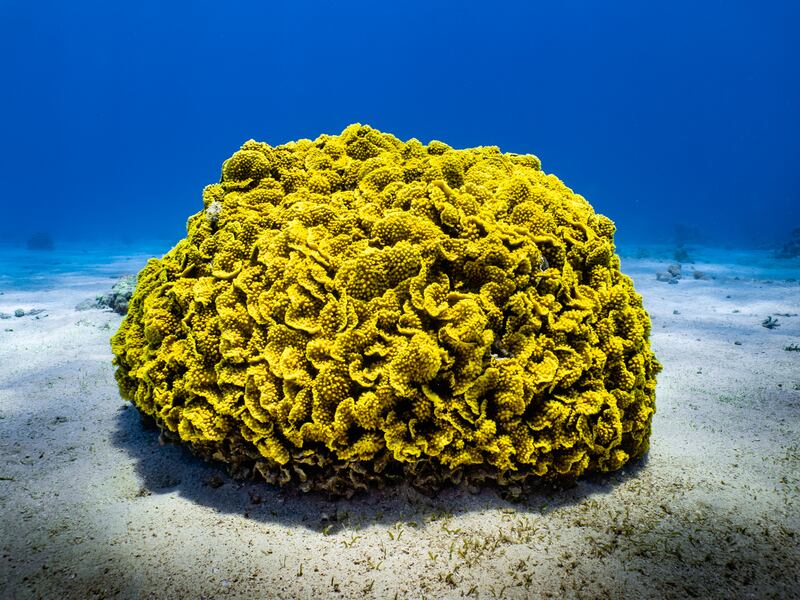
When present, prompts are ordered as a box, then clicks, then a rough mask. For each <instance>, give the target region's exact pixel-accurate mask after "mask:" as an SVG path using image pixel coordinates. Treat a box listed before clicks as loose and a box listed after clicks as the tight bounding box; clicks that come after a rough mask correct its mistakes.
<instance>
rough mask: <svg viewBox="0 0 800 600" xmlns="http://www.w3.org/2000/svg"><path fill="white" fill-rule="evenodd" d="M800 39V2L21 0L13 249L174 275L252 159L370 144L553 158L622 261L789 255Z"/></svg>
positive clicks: (9, 238)
mask: <svg viewBox="0 0 800 600" xmlns="http://www.w3.org/2000/svg"><path fill="white" fill-rule="evenodd" d="M798 17H800V8H798V4H797V3H793V2H722V1H715V2H703V3H694V2H670V3H641V2H603V3H598V2H504V3H488V4H487V3H483V2H482V3H472V2H404V3H381V2H378V3H375V2H343V3H340V2H304V3H289V2H281V3H272V2H227V3H219V2H202V1H201V2H191V3H160V2H159V3H156V2H148V1H145V2H136V3H124V4H123V3H108V2H98V1H84V2H76V3H66V2H37V3H30V2H21V1H8V0H7V1H4V2H2V3H0V21H1V22H2V23H3V35H2V36H0V62H1V63H2V73H3V85H2V88H3V91H2V94H0V110H2V114H3V115H4V118H3V125H2V129H3V132H2V140H3V143H2V146H0V170H1V172H2V181H3V190H2V194H0V203H1V204H2V219H0V245H3V246H6V247H8V246H10V247H24V246H25V245H26V243H27V241H28V240H29V238H30V236H31V235H33V234H36V233H37V232H40V233H44V234H46V235H47V236H50V237H51V238H52V240H53V242H54V245H55V248H56V250H58V249H59V248H62V249H65V248H72V249H75V248H77V249H78V250H80V249H81V248H83V249H85V250H87V251H96V250H97V249H98V248H100V247H106V246H107V245H108V244H112V245H115V246H119V248H117V249H116V250H115V251H114V253H116V254H125V253H126V252H129V253H131V254H139V253H141V252H142V251H143V250H144V249H145V248H146V249H147V250H152V251H153V252H154V253H155V254H161V253H163V252H165V251H167V250H168V249H169V248H170V247H171V246H172V245H173V244H174V243H175V242H176V241H177V240H179V239H180V238H181V237H183V235H184V234H185V229H184V228H185V222H186V218H187V217H188V216H189V215H191V214H193V213H195V212H197V211H198V210H199V209H200V208H201V207H202V204H201V192H202V189H203V187H204V186H205V185H207V184H209V183H212V182H215V181H217V180H218V178H219V174H220V166H221V164H222V162H223V161H224V160H225V159H226V158H227V157H229V156H230V155H231V154H232V153H233V152H234V151H235V150H236V149H237V148H238V147H239V145H240V144H241V143H242V142H244V141H245V140H247V139H250V138H254V139H256V140H259V141H265V142H268V143H270V144H272V145H278V144H282V143H285V142H287V141H290V140H294V139H298V138H312V139H313V138H315V137H317V136H318V135H320V134H322V133H329V134H336V133H339V132H341V130H342V129H343V128H344V127H345V126H347V125H348V124H350V123H353V122H360V123H366V124H369V125H371V126H373V127H375V128H377V129H380V130H382V131H386V132H391V133H393V134H395V135H396V136H397V137H399V138H401V139H408V138H412V137H416V138H418V139H420V140H421V141H423V142H425V143H427V142H428V141H430V140H431V139H440V140H443V141H445V142H447V143H448V144H450V145H451V146H453V147H456V148H463V147H470V146H477V145H497V146H499V147H500V148H501V150H503V151H511V152H518V153H532V154H536V155H537V156H539V157H540V158H541V159H542V162H543V167H544V170H545V171H547V172H551V173H555V174H556V175H557V176H559V177H560V178H561V179H563V180H564V181H565V182H566V183H567V185H569V186H570V187H571V188H573V189H574V190H575V191H576V192H578V193H580V194H582V195H584V196H585V197H586V198H587V199H588V200H589V201H590V202H591V203H592V205H593V206H594V207H595V209H596V210H597V211H598V212H602V213H603V214H606V215H608V216H609V217H611V218H612V219H613V220H614V221H615V222H616V223H617V226H618V234H617V240H618V242H620V243H622V244H626V243H629V244H640V243H671V242H673V241H674V240H675V238H676V236H677V237H679V238H680V239H688V240H689V241H691V242H693V243H703V244H711V245H718V246H723V247H724V246H726V245H728V246H735V247H744V248H747V247H754V246H756V247H760V248H771V247H775V248H778V247H780V245H781V244H782V243H784V242H786V241H787V240H788V239H789V238H790V236H791V232H792V230H793V229H795V228H797V227H800V202H799V200H800V198H799V197H798V189H800V176H799V175H798V168H797V164H798V158H800V117H799V116H798V111H797V106H800V69H798V68H797V63H798V57H800V41H799V38H798V36H797V35H796V31H797V28H798V24H800V18H798ZM126 247H127V248H128V249H129V250H126ZM70 252H71V250H70ZM27 267H30V265H27ZM27 267H26V268H27Z"/></svg>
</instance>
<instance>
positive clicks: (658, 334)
mask: <svg viewBox="0 0 800 600" xmlns="http://www.w3.org/2000/svg"><path fill="white" fill-rule="evenodd" d="M705 256H711V254H710V253H709V252H706V254H705ZM711 257H712V258H713V256H711ZM715 260H716V262H714V263H709V264H700V263H698V264H697V265H696V267H697V268H698V269H702V270H703V271H707V272H710V273H713V274H715V275H716V277H717V278H716V279H714V280H710V281H704V280H694V279H692V278H691V272H690V268H689V267H688V266H686V265H685V266H684V272H687V273H688V275H689V277H688V278H684V279H683V280H682V281H681V282H680V283H679V284H677V285H669V284H666V283H661V282H657V281H656V280H655V271H657V270H664V268H665V266H666V265H667V264H668V262H669V261H668V260H666V259H665V258H656V259H648V260H644V259H635V260H634V259H627V258H626V259H624V261H623V267H624V270H625V271H626V272H628V273H629V274H631V275H632V276H633V277H634V279H635V281H636V285H637V289H638V290H639V292H640V293H642V295H643V296H644V298H645V305H646V307H647V308H648V310H649V311H650V313H651V315H652V317H653V337H652V341H653V345H654V349H655V351H656V354H657V356H658V358H659V359H660V361H661V362H662V363H663V365H664V371H663V372H662V373H661V375H660V377H659V383H658V396H657V404H658V412H657V414H656V417H655V421H654V433H653V438H652V449H651V452H650V454H649V456H648V457H647V458H646V460H643V461H640V462H639V463H638V464H636V465H635V466H631V467H629V468H627V469H626V470H625V471H624V472H621V473H618V474H615V475H613V476H610V477H606V478H601V477H593V478H590V479H585V480H582V481H581V483H580V484H579V485H578V486H577V487H575V488H572V489H570V490H565V491H555V492H554V491H549V492H544V491H543V492H542V493H540V494H536V495H534V496H532V497H530V498H529V499H528V500H527V501H525V502H522V503H517V504H512V503H509V502H506V501H504V500H502V499H500V498H498V496H497V494H496V493H495V492H493V491H484V492H482V493H479V494H476V495H470V494H468V493H466V492H464V491H462V490H449V491H447V492H445V493H443V494H441V495H440V496H439V497H438V498H435V499H429V498H426V497H423V496H421V495H419V494H417V493H415V492H413V491H409V490H402V489H401V490H392V491H388V492H375V493H373V494H371V495H367V496H361V497H358V498H356V499H353V500H339V501H335V502H332V501H327V500H325V499H324V498H321V497H319V496H310V497H304V496H298V495H296V494H286V493H285V492H281V491H279V490H276V489H273V488H270V487H268V486H266V485H264V484H255V483H246V484H241V483H237V482H233V481H231V480H230V479H228V478H227V477H226V476H224V475H223V474H222V473H223V472H222V469H220V468H219V467H218V466H215V465H209V464H205V463H203V462H201V461H199V460H197V459H194V458H193V457H192V456H191V455H189V454H188V453H187V452H186V451H185V450H183V449H182V448H180V447H177V446H159V445H158V441H157V440H158V434H157V432H154V431H145V430H143V429H142V427H141V425H140V423H139V419H138V416H137V414H136V411H135V410H134V409H133V408H131V407H130V406H128V405H126V403H125V402H123V401H122V400H121V399H120V397H119V394H118V391H117V388H116V384H115V381H114V378H113V369H112V366H111V363H110V359H111V354H110V349H109V345H108V338H109V336H110V335H111V334H112V333H113V332H114V331H115V330H116V328H117V327H118V325H119V322H120V319H121V317H119V316H118V315H115V314H113V313H111V312H103V311H98V310H92V311H87V312H76V311H75V310H73V306H74V305H75V304H76V303H77V302H79V301H80V300H82V299H84V298H86V297H89V296H92V295H94V294H95V293H100V292H104V291H107V289H108V288H110V285H111V283H112V281H111V280H110V279H108V277H107V276H105V277H101V276H98V275H97V274H94V275H92V276H91V277H84V276H78V275H75V274H73V275H68V276H64V277H61V278H60V280H59V282H58V287H57V289H50V290H48V289H40V290H39V291H27V292H26V291H20V290H15V289H13V288H10V287H8V286H9V285H11V283H9V282H10V280H5V281H4V282H2V283H3V285H4V286H5V287H3V288H2V290H1V291H3V292H4V294H3V295H1V296H0V311H2V312H6V313H9V312H11V313H13V311H14V310H15V309H17V308H23V309H26V310H28V309H32V308H44V309H46V313H42V314H41V315H38V316H39V318H38V319H37V318H35V317H29V316H26V317H19V318H16V317H14V318H11V319H7V320H0V511H1V513H0V546H2V556H1V557H0V597H2V598H107V597H118V598H211V597H216V596H223V597H228V598H236V597H243V598H244V597H261V598H364V599H368V598H381V599H383V598H389V599H391V598H395V597H396V598H398V599H399V598H462V597H467V598H540V597H541V598H547V597H553V598H561V597H564V598H620V597H623V596H627V597H628V598H686V597H698V598H792V597H795V598H797V597H800V580H799V578H800V575H798V571H799V570H800V568H799V567H798V564H800V513H799V512H798V504H799V503H800V464H798V461H800V435H798V434H799V433H800V420H798V417H799V416H800V352H792V351H786V350H784V348H785V347H786V346H789V345H790V344H792V343H795V344H800V316H785V317H784V316H778V317H777V318H778V320H779V323H780V327H777V328H775V329H772V330H770V329H766V328H764V327H762V326H761V321H762V320H763V319H764V318H766V317H767V316H768V315H776V314H779V313H787V314H794V313H800V285H798V282H797V281H789V282H787V281H785V279H786V278H790V277H794V278H797V279H800V264H798V262H796V261H795V262H794V263H787V262H785V261H783V262H780V261H770V260H768V259H766V258H764V256H762V255H754V254H747V253H738V254H737V255H733V254H731V253H729V254H728V255H726V256H725V255H723V257H722V259H719V258H717V259H715ZM722 260H728V261H731V260H733V261H734V263H733V264H723V262H721V261H722ZM93 273H94V271H93ZM737 276H738V277H739V278H740V279H739V280H736V279H734V278H735V277H737ZM40 287H41V286H40ZM674 311H678V313H677V314H675V313H674ZM737 311H738V312H737ZM6 329H13V331H7V330H6ZM736 341H739V342H741V345H736V344H735V343H734V342H736ZM217 474H219V476H220V477H221V482H222V485H221V486H220V487H214V486H213V485H209V483H213V480H214V479H215V476H216V475H217Z"/></svg>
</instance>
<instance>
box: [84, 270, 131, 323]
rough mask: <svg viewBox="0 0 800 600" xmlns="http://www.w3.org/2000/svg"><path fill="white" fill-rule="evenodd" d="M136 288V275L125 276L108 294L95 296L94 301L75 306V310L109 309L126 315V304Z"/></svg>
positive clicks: (85, 301) (87, 300) (88, 300)
mask: <svg viewBox="0 0 800 600" xmlns="http://www.w3.org/2000/svg"><path fill="white" fill-rule="evenodd" d="M135 288H136V275H125V276H124V277H121V278H120V279H119V280H118V281H117V283H115V284H114V286H113V287H112V288H111V292H109V293H108V294H102V295H100V296H97V297H96V298H95V299H94V300H91V299H86V300H83V301H81V302H79V303H78V304H76V305H75V310H90V309H93V308H110V309H111V310H113V311H114V312H116V313H119V314H121V315H125V314H127V313H128V302H129V301H130V299H131V296H132V295H133V290H134V289H135Z"/></svg>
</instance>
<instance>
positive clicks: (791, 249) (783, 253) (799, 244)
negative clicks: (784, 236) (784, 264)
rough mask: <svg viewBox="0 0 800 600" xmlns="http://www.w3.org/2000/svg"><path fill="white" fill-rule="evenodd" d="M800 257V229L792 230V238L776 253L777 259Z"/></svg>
mask: <svg viewBox="0 0 800 600" xmlns="http://www.w3.org/2000/svg"><path fill="white" fill-rule="evenodd" d="M798 256H800V227H797V228H796V229H793V230H792V233H791V237H790V238H789V240H788V241H787V242H785V243H784V244H783V246H781V247H780V249H778V250H777V251H776V252H775V258H797V257H798Z"/></svg>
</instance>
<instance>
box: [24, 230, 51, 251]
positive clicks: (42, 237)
mask: <svg viewBox="0 0 800 600" xmlns="http://www.w3.org/2000/svg"><path fill="white" fill-rule="evenodd" d="M27 246H28V250H52V249H53V246H54V244H53V237H52V236H51V235H50V234H49V233H47V232H44V231H40V232H38V233H34V234H33V235H32V236H30V237H29V238H28V241H27Z"/></svg>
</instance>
